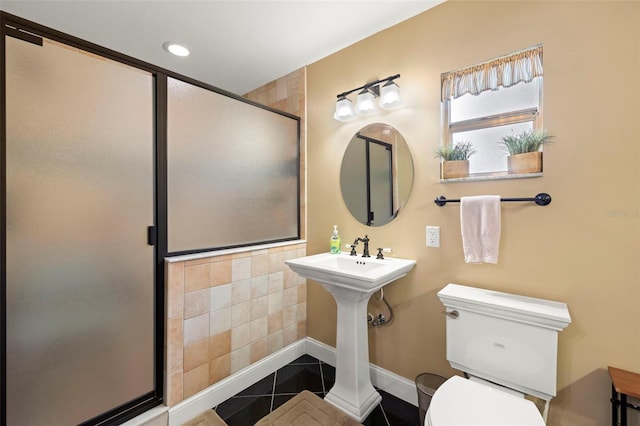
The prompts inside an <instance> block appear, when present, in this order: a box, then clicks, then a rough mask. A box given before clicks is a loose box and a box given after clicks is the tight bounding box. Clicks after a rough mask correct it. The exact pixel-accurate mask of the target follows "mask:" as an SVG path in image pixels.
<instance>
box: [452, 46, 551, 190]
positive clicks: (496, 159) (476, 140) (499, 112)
mask: <svg viewBox="0 0 640 426" xmlns="http://www.w3.org/2000/svg"><path fill="white" fill-rule="evenodd" d="M441 80H442V114H443V136H442V143H443V145H450V146H455V145H456V144H457V143H460V142H471V143H472V144H473V148H474V149H475V151H476V153H475V154H473V156H472V157H471V159H470V161H469V176H470V177H484V178H499V177H505V176H507V153H506V151H505V149H504V146H503V145H502V144H501V143H500V141H501V139H502V137H503V136H507V135H509V134H514V135H515V134H519V133H522V132H524V131H531V130H535V129H541V128H542V114H541V105H542V46H537V47H534V48H531V49H527V50H524V51H520V52H516V53H514V54H511V55H508V56H503V57H500V58H497V59H493V60H491V61H488V62H485V63H482V64H478V65H474V66H472V67H468V68H464V69H461V70H457V71H452V72H449V73H445V74H443V75H442V78H441Z"/></svg>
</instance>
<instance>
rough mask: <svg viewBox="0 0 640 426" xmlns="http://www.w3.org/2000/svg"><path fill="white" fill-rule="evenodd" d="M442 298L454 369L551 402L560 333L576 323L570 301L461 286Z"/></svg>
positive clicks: (450, 286)
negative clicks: (570, 308) (568, 302)
mask: <svg viewBox="0 0 640 426" xmlns="http://www.w3.org/2000/svg"><path fill="white" fill-rule="evenodd" d="M438 297H439V298H440V301H441V302H442V304H443V305H444V306H445V308H446V312H447V319H446V327H447V360H448V361H449V363H450V364H451V366H452V367H454V368H456V369H458V370H461V371H464V372H465V373H468V374H469V375H472V376H476V377H479V378H481V379H485V380H489V381H491V382H494V383H497V384H499V385H502V386H506V387H508V388H511V389H515V390H517V391H519V392H522V393H525V394H529V395H535V396H537V397H539V398H543V399H546V400H550V399H551V398H553V397H554V396H555V395H556V364H557V353H558V332H559V331H561V330H563V329H564V328H565V327H566V326H567V325H568V324H569V323H571V316H570V315H569V310H568V309H567V305H566V304H565V303H561V302H553V301H550V300H543V299H535V298H532V297H525V296H519V295H515V294H509V293H501V292H498V291H492V290H486V289H481V288H475V287H468V286H463V285H459V284H448V285H447V286H446V287H445V288H443V289H442V290H440V291H439V292H438ZM454 311H456V312H457V315H456V314H455V313H453V312H454Z"/></svg>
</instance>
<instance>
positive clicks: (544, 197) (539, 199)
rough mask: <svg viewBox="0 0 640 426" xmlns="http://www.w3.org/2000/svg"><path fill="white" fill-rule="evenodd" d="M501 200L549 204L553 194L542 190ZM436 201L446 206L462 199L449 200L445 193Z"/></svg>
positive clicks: (501, 199) (435, 201)
mask: <svg viewBox="0 0 640 426" xmlns="http://www.w3.org/2000/svg"><path fill="white" fill-rule="evenodd" d="M500 201H503V202H505V201H533V202H534V203H536V204H537V205H539V206H548V205H549V203H551V195H549V194H547V193H544V192H541V193H540V194H538V195H536V196H535V197H533V198H500ZM433 202H434V203H436V204H437V205H439V206H440V207H442V206H444V205H445V204H447V203H459V202H460V199H455V200H447V198H446V197H445V196H444V195H441V196H439V197H438V198H436V199H435V200H433Z"/></svg>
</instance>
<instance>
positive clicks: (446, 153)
mask: <svg viewBox="0 0 640 426" xmlns="http://www.w3.org/2000/svg"><path fill="white" fill-rule="evenodd" d="M476 152H477V151H476V150H475V149H473V144H472V143H471V142H458V143H457V144H455V145H454V146H451V145H446V146H441V147H440V148H438V149H437V150H436V157H440V158H442V159H443V160H444V161H460V160H468V159H469V157H471V156H472V155H473V154H475V153H476Z"/></svg>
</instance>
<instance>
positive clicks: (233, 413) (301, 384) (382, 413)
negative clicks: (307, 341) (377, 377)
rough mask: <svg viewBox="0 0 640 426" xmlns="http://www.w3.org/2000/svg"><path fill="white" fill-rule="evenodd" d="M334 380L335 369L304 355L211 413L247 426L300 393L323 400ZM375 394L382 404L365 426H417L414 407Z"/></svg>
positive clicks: (233, 423)
mask: <svg viewBox="0 0 640 426" xmlns="http://www.w3.org/2000/svg"><path fill="white" fill-rule="evenodd" d="M334 380H335V368H334V367H332V366H330V365H328V364H325V363H323V362H321V361H319V360H317V359H316V358H314V357H312V356H309V355H303V356H301V357H300V358H298V359H297V360H295V361H293V362H292V363H290V364H288V365H285V366H284V367H282V368H281V369H279V370H278V371H276V372H275V373H272V374H270V375H269V376H267V377H265V378H264V379H262V380H260V381H259V382H257V383H255V384H253V385H251V386H250V387H248V388H247V389H245V390H243V391H242V392H240V393H238V394H237V395H235V396H233V397H231V398H229V399H228V400H226V401H225V402H223V403H221V404H220V405H218V406H217V407H214V410H215V411H216V412H217V413H218V415H219V416H220V417H221V418H222V419H223V420H224V421H225V422H227V424H228V425H229V426H250V425H253V424H254V423H255V422H257V421H258V420H259V419H261V418H262V417H264V416H266V415H267V414H269V413H270V412H271V411H273V410H275V409H276V408H278V407H279V406H281V405H282V404H284V403H285V402H287V401H288V400H289V399H290V398H293V397H294V396H295V395H297V394H298V393H299V392H301V391H303V390H308V391H311V392H313V393H315V394H316V395H318V396H320V397H324V396H325V395H326V394H327V392H329V390H330V389H331V386H333V383H334ZM378 391H379V392H380V395H382V402H381V403H380V405H378V406H377V407H376V408H375V409H374V410H373V411H372V412H371V414H370V415H369V417H367V418H366V419H365V421H364V422H363V423H364V425H365V426H419V424H420V420H419V414H418V409H417V408H416V407H415V406H413V405H411V404H409V403H407V402H405V401H403V400H401V399H399V398H396V397H395V396H393V395H391V394H389V393H387V392H384V391H382V390H378Z"/></svg>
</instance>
